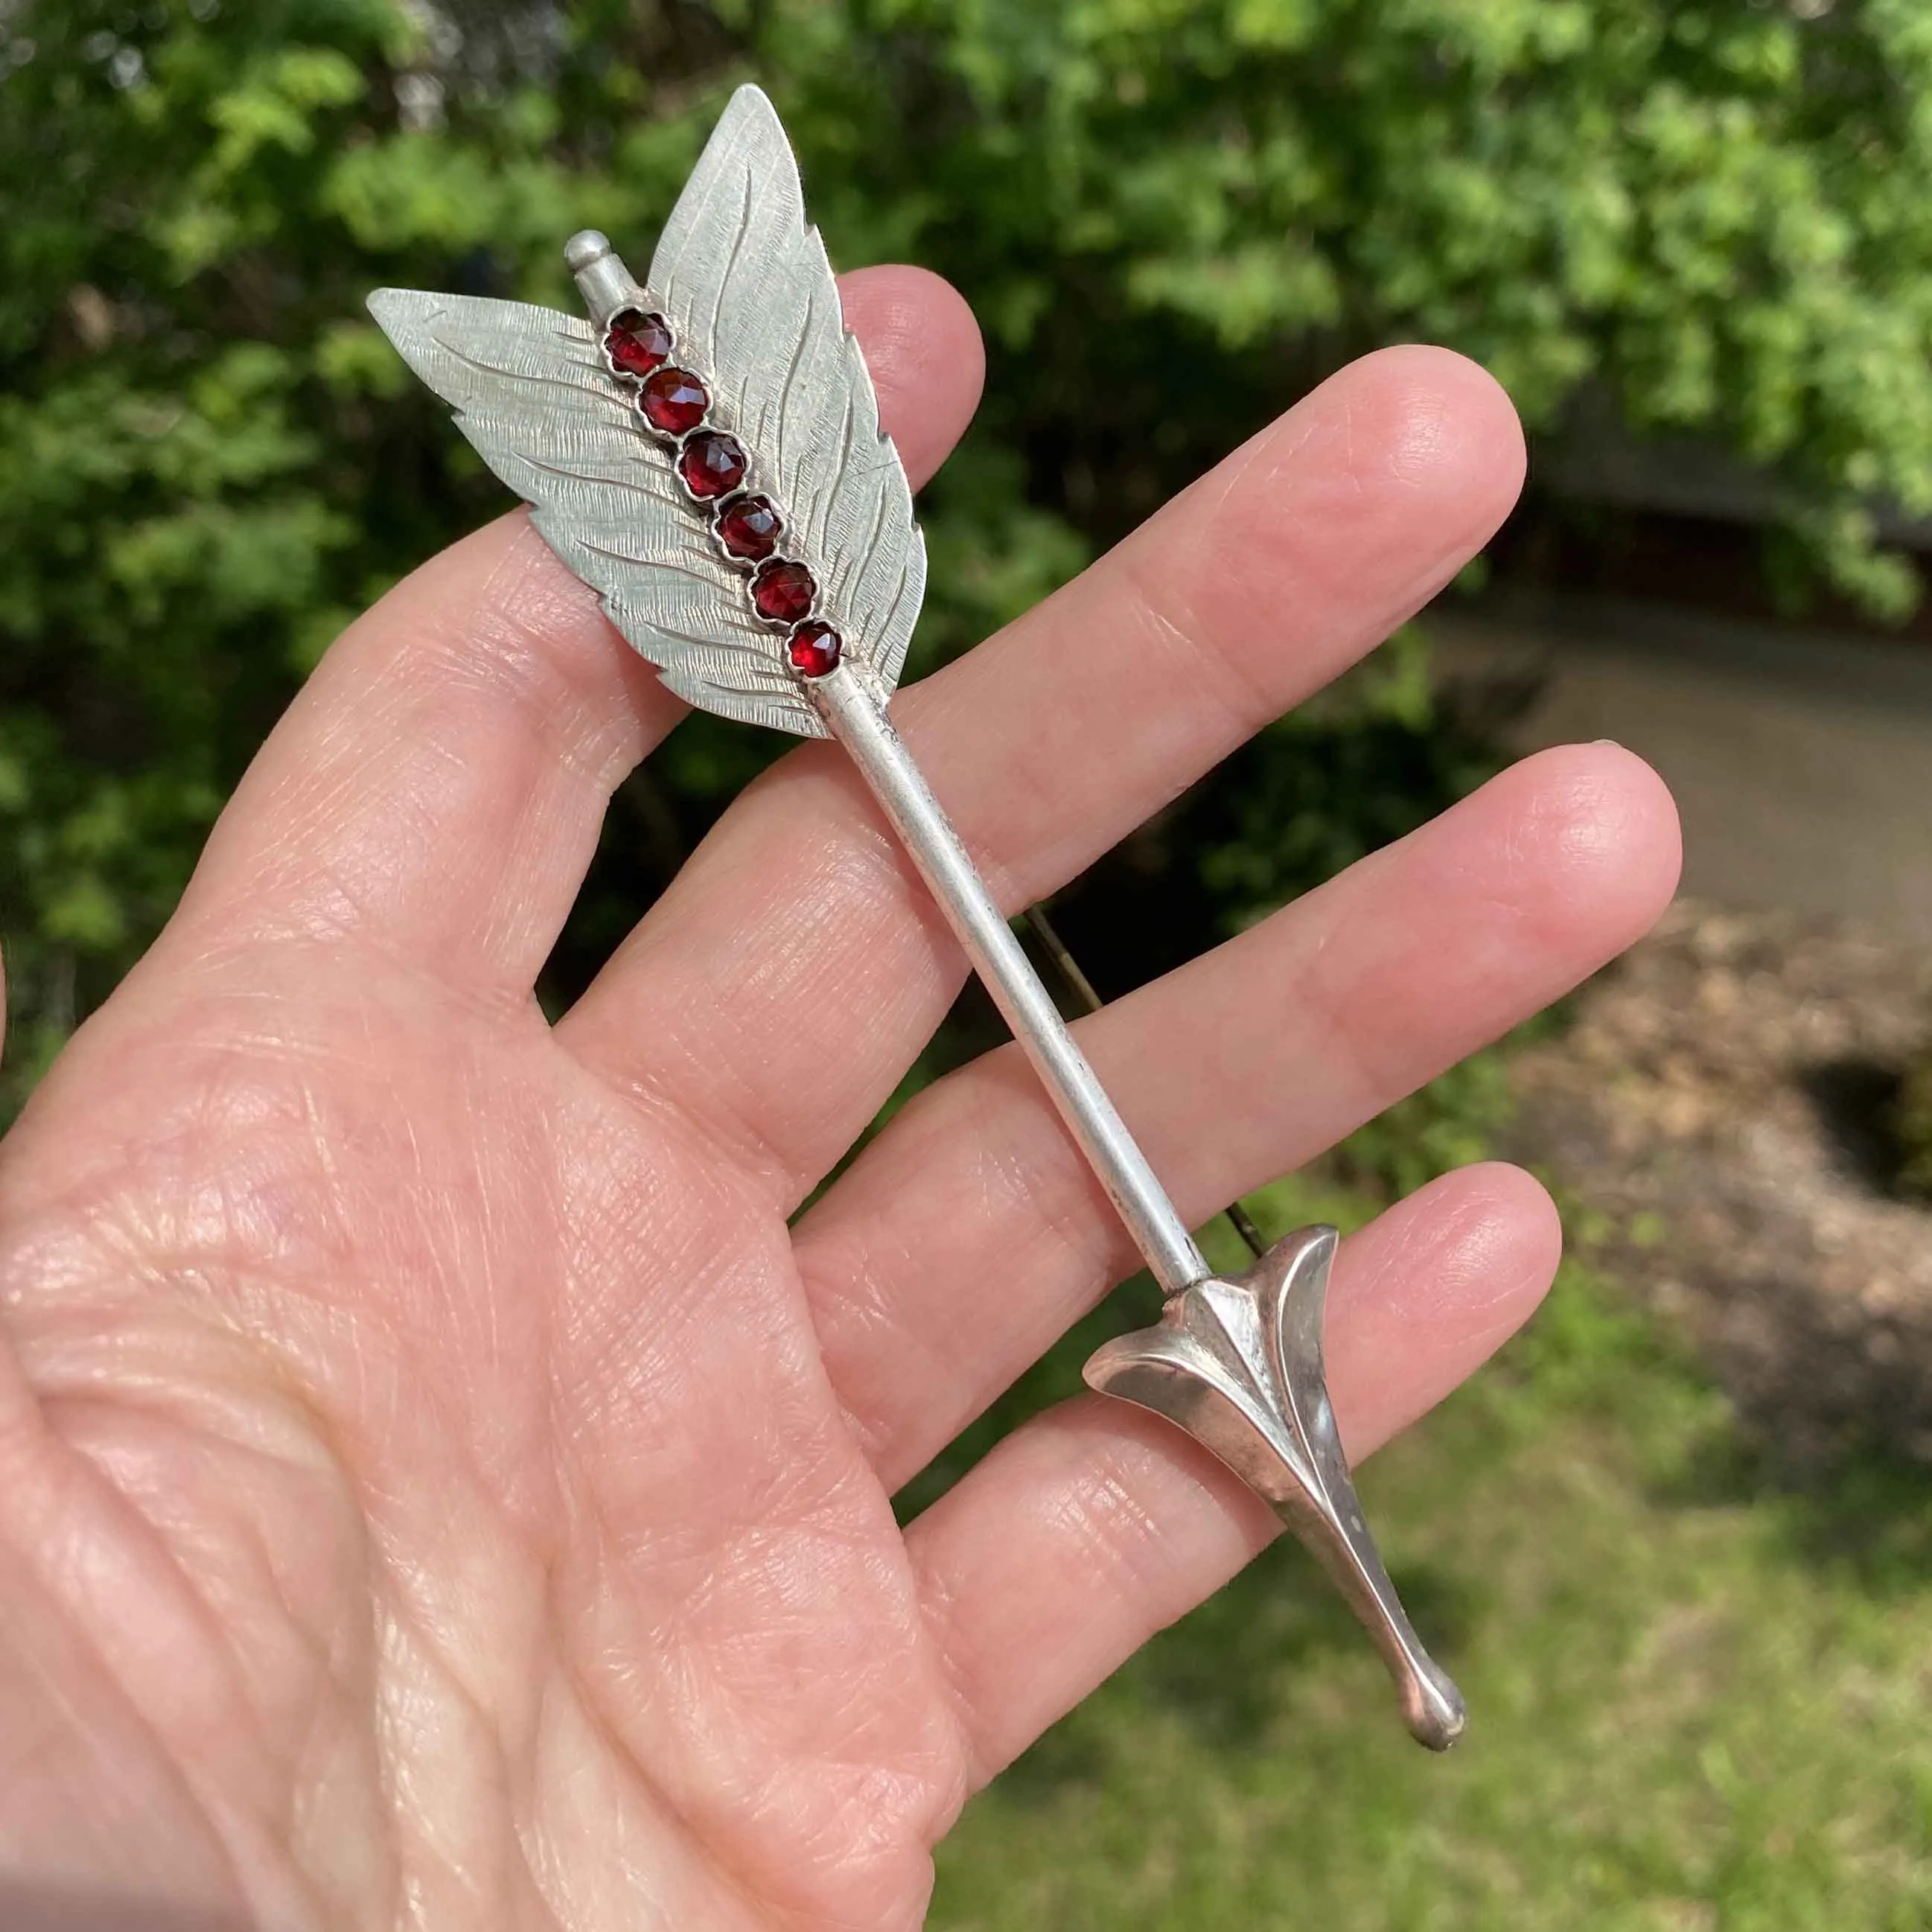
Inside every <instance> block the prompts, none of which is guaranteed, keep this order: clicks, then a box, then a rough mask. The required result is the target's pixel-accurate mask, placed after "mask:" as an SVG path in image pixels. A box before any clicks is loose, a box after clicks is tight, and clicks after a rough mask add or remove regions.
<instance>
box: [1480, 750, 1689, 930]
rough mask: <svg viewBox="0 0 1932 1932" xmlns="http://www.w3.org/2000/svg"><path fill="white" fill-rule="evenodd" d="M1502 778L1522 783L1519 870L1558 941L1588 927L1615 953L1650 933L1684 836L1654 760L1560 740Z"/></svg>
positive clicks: (1672, 883) (1672, 887)
mask: <svg viewBox="0 0 1932 1932" xmlns="http://www.w3.org/2000/svg"><path fill="white" fill-rule="evenodd" d="M1495 782H1497V783H1499V784H1514V785H1518V786H1520V787H1522V794H1523V795H1522V796H1521V797H1520V799H1519V800H1518V802H1517V815H1516V823H1517V832H1516V836H1515V838H1514V841H1513V844H1512V847H1511V852H1510V854H1509V857H1510V861H1511V870H1512V871H1514V874H1516V876H1517V878H1518V879H1520V880H1521V881H1522V882H1523V884H1524V886H1525V889H1526V901H1527V900H1533V901H1536V902H1538V903H1540V904H1541V908H1542V912H1541V916H1542V918H1543V919H1544V921H1545V922H1547V925H1548V926H1549V927H1550V930H1551V933H1552V936H1553V937H1554V938H1560V939H1561V940H1562V942H1563V943H1564V944H1566V945H1569V944H1574V940H1575V938H1576V937H1577V935H1578V934H1580V933H1587V934H1589V935H1590V936H1591V938H1592V941H1593V947H1594V950H1595V951H1596V952H1597V953H1599V954H1600V955H1601V956H1603V957H1604V958H1608V957H1610V956H1612V955H1613V954H1614V953H1618V952H1620V951H1622V949H1623V948H1624V947H1626V946H1628V945H1630V944H1631V943H1632V942H1633V941H1636V940H1637V939H1640V938H1642V937H1643V935H1644V934H1645V933H1646V932H1649V930H1650V929H1651V927H1652V926H1654V925H1655V923H1656V922H1657V920H1658V918H1659V916H1661V914H1662V913H1663V911H1664V907H1666V906H1667V905H1668V904H1670V900H1671V897H1672V895H1673V894H1674V893H1675V892H1676V889H1677V881H1678V876H1679V872H1680V871H1681V870H1682V865H1683V839H1682V832H1681V830H1680V828H1679V823H1678V817H1677V805H1676V800H1675V799H1673V797H1672V796H1671V795H1670V788H1669V787H1667V785H1666V784H1664V781H1663V779H1662V778H1660V777H1659V776H1658V774H1657V772H1655V770H1654V769H1652V767H1651V766H1649V765H1648V764H1646V763H1645V762H1644V760H1643V759H1642V758H1640V757H1638V756H1637V754H1636V753H1634V751H1626V750H1625V748H1624V747H1623V746H1622V745H1617V744H1613V743H1611V742H1609V741H1608V740H1604V741H1601V742H1598V743H1595V744H1589V745H1557V746H1555V747H1553V748H1552V749H1550V750H1548V751H1539V752H1537V753H1535V754H1533V755H1532V756H1531V757H1528V758H1526V759H1524V760H1522V761H1521V763H1519V764H1517V765H1515V766H1512V767H1511V769H1510V770H1509V771H1508V772H1505V774H1504V775H1503V777H1502V778H1501V779H1499V780H1497V781H1495Z"/></svg>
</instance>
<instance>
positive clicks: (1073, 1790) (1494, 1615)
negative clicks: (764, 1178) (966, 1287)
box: [928, 1187, 1932, 1932]
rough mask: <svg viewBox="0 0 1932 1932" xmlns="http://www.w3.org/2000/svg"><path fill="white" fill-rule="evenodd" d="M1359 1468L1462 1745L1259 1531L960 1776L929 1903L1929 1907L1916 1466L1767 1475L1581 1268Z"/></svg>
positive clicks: (1924, 1918)
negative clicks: (1014, 1752)
mask: <svg viewBox="0 0 1932 1932" xmlns="http://www.w3.org/2000/svg"><path fill="white" fill-rule="evenodd" d="M1268 1205H1269V1207H1270V1208H1271V1210H1272V1212H1271V1214H1270V1215H1269V1217H1268V1218H1269V1219H1270V1220H1271V1221H1274V1222H1277V1223H1280V1224H1282V1225H1286V1224H1287V1223H1288V1222H1289V1221H1291V1220H1306V1219H1310V1218H1315V1217H1317V1216H1321V1217H1326V1218H1330V1219H1335V1218H1338V1217H1339V1218H1342V1219H1344V1220H1352V1219H1358V1218H1360V1216H1361V1211H1362V1208H1361V1203H1360V1202H1351V1201H1349V1200H1348V1199H1339V1200H1338V1199H1333V1198H1330V1199H1309V1198H1307V1196H1305V1195H1301V1196H1298V1195H1297V1194H1296V1193H1295V1192H1294V1190H1292V1187H1291V1188H1290V1189H1289V1190H1287V1191H1286V1193H1284V1194H1283V1195H1282V1196H1280V1197H1278V1198H1277V1199H1276V1200H1275V1201H1274V1202H1271V1203H1269V1204H1268ZM1140 1312H1142V1313H1144V1312H1145V1311H1140ZM1122 1319H1123V1318H1122V1313H1121V1311H1120V1310H1118V1309H1116V1310H1115V1311H1114V1312H1113V1313H1112V1315H1111V1316H1109V1317H1108V1318H1107V1320H1106V1326H1108V1327H1113V1326H1118V1325H1121V1322H1122ZM1091 1339H1092V1336H1091V1333H1090V1334H1082V1336H1080V1337H1077V1338H1073V1339H1072V1340H1070V1346H1068V1348H1067V1349H1065V1350H1064V1351H1063V1352H1060V1353H1058V1354H1057V1355H1056V1356H1055V1358H1053V1360H1052V1361H1050V1362H1049V1364H1046V1365H1045V1366H1044V1367H1043V1369H1042V1370H1040V1372H1038V1374H1037V1376H1036V1377H1035V1378H1034V1381H1033V1382H1032V1385H1031V1387H1029V1388H1026V1389H1025V1390H1023V1391H1021V1392H1020V1393H1019V1394H1018V1395H1017V1397H1016V1401H1015V1404H1014V1407H1013V1410H1012V1411H1010V1412H1009V1414H1008V1418H1006V1419H1010V1415H1011V1414H1012V1413H1013V1412H1017V1410H1018V1409H1021V1408H1024V1407H1026V1406H1031V1404H1033V1403H1036V1402H1037V1401H1038V1400H1040V1398H1041V1397H1043V1396H1044V1395H1046V1394H1052V1393H1053V1392H1055V1389H1056V1388H1057V1386H1058V1385H1061V1384H1064V1382H1066V1381H1067V1379H1070V1377H1071V1376H1072V1375H1073V1373H1075V1370H1076V1364H1077V1362H1078V1360H1079V1356H1080V1355H1081V1354H1082V1352H1084V1349H1085V1346H1086V1344H1087V1343H1088V1341H1090V1340H1091ZM997 1426H998V1424H997V1422H996V1423H995V1427H997ZM969 1447H970V1445H969ZM949 1474H950V1469H941V1470H938V1471H937V1472H935V1473H934V1475H933V1476H932V1479H931V1481H930V1483H929V1485H928V1488H929V1490H930V1488H931V1487H935V1486H937V1484H939V1483H941V1482H943V1481H944V1480H946V1478H947V1475H949ZM1362 1487H1363V1491H1364V1500H1365V1502H1366V1503H1367V1507H1368V1509H1369V1512H1370V1517H1371V1520H1373V1522H1374V1523H1376V1525H1377V1526H1378V1530H1379V1535H1380V1537H1381V1538H1382V1543H1383V1547H1384V1549H1385V1553H1387V1554H1388V1557H1389V1559H1390V1562H1391V1568H1392V1569H1393V1570H1394V1573H1395V1574H1396V1577H1397V1581H1398V1582H1399V1583H1400V1584H1401V1585H1402V1586H1403V1590H1404V1592H1405V1595H1406V1597H1407V1598H1408V1600H1409V1604H1410V1607H1411V1609H1412V1612H1413V1613H1414V1614H1415V1620H1416V1622H1417V1624H1418V1626H1419V1627H1420V1628H1421V1629H1422V1630H1423V1631H1424V1633H1425V1634H1426V1635H1427V1637H1428V1638H1429V1639H1430V1641H1431V1643H1432V1644H1433V1646H1436V1647H1437V1648H1438V1649H1439V1652H1440V1654H1442V1656H1443V1657H1444V1659H1445V1662H1447V1664H1448V1665H1449V1667H1451V1670H1453V1671H1454V1674H1455V1675H1456V1676H1457V1679H1459V1681H1460V1682H1461V1684H1462V1685H1463V1689H1464V1691H1465V1692H1466V1694H1467V1696H1468V1697H1469V1703H1470V1707H1471V1710H1472V1727H1471V1731H1470V1734H1469V1736H1468V1738H1467V1739H1466V1740H1465V1741H1464V1742H1463V1744H1462V1745H1460V1746H1458V1748H1457V1750H1456V1751H1454V1752H1453V1753H1452V1754H1451V1755H1450V1756H1449V1757H1448V1758H1446V1759H1440V1760H1438V1759H1433V1758H1431V1757H1428V1756H1427V1754H1424V1752H1422V1751H1418V1749H1417V1748H1415V1745H1412V1744H1411V1743H1410V1742H1409V1741H1408V1739H1407V1738H1406V1735H1405V1734H1404V1733H1403V1730H1402V1729H1401V1727H1400V1722H1399V1721H1398V1720H1397V1716H1396V1714H1395V1712H1394V1708H1393V1706H1392V1703H1391V1694H1390V1691H1389V1688H1388V1682H1387V1680H1386V1679H1385V1677H1384V1676H1382V1672H1381V1667H1380V1666H1379V1664H1377V1663H1376V1661H1375V1660H1374V1658H1373V1656H1372V1655H1371V1654H1370V1652H1369V1650H1368V1649H1367V1645H1366V1643H1364V1641H1363V1640H1362V1639H1361V1637H1360V1636H1359V1634H1358V1633H1357V1631H1355V1628H1354V1626H1353V1625H1352V1623H1351V1622H1350V1621H1349V1618H1348V1616H1347V1615H1346V1613H1345V1612H1344V1611H1343V1610H1342V1609H1341V1608H1340V1605H1339V1604H1338V1603H1337V1601H1336V1600H1335V1599H1334V1597H1333V1596H1332V1595H1331V1593H1330V1592H1328V1589H1326V1586H1325V1585H1324V1584H1322V1582H1321V1581H1320V1580H1319V1577H1317V1575H1316V1573H1315V1572H1314V1571H1313V1566H1312V1565H1310V1563H1309V1562H1307V1560H1306V1559H1304V1557H1303V1556H1301V1553H1300V1552H1299V1551H1298V1550H1295V1549H1293V1548H1291V1547H1277V1548H1276V1549H1275V1550H1272V1551H1271V1552H1270V1553H1268V1556H1265V1558H1264V1559H1262V1561H1261V1562H1259V1563H1257V1564H1256V1565H1254V1567H1253V1568H1252V1569H1251V1570H1250V1571H1249V1572H1248V1573H1247V1574H1246V1575H1245V1576H1244V1577H1242V1578H1241V1579H1240V1580H1239V1581H1238V1582H1237V1583H1235V1584H1234V1585H1233V1586H1231V1587H1230V1588H1229V1589H1227V1590H1226V1591H1224V1592H1222V1593H1221V1595H1220V1596H1219V1597H1217V1598H1215V1599H1214V1601H1212V1602H1211V1603H1210V1604H1207V1605H1206V1606H1205V1607H1203V1608H1202V1609H1201V1610H1199V1611H1197V1612H1196V1613H1195V1614H1194V1615H1193V1616H1192V1617H1190V1618H1189V1619H1186V1620H1185V1621H1184V1622H1182V1623H1181V1624H1180V1625H1178V1626H1177V1627H1176V1628H1174V1629H1173V1630H1171V1631H1168V1632H1167V1633H1166V1634H1165V1635H1163V1637H1160V1639H1158V1640H1157V1641H1156V1642H1155V1643H1153V1644H1152V1645H1151V1646H1149V1647H1148V1649H1146V1650H1145V1651H1144V1652H1142V1655H1140V1656H1139V1658H1136V1660H1135V1661H1134V1662H1133V1664H1130V1665H1129V1666H1128V1667H1127V1668H1126V1669H1125V1670H1122V1671H1121V1673H1118V1676H1115V1678H1114V1679H1113V1680H1112V1682H1109V1684H1108V1685H1106V1686H1105V1687H1104V1688H1103V1689H1102V1690H1101V1691H1100V1693H1099V1694H1097V1695H1096V1696H1095V1697H1093V1698H1091V1699H1090V1700H1088V1702H1087V1703H1086V1704H1085V1705H1084V1706H1082V1708H1081V1709H1079V1710H1078V1711H1076V1712H1074V1713H1073V1715H1071V1716H1070V1717H1069V1718H1067V1720H1066V1721H1064V1722H1063V1723H1062V1724H1060V1725H1059V1726H1058V1727H1057V1728H1056V1729H1055V1730H1054V1731H1052V1733H1049V1736H1047V1737H1046V1738H1045V1739H1043V1741H1042V1742H1040V1744H1039V1745H1037V1746H1036V1747H1035V1748H1034V1750H1033V1751H1031V1752H1030V1753H1029V1754H1028V1755H1027V1756H1026V1757H1025V1758H1023V1759H1022V1760H1021V1761H1020V1762H1019V1763H1018V1764H1016V1766H1013V1768H1012V1769H1010V1771H1009V1772H1007V1774H1006V1775H1005V1776H1004V1778H1001V1779H1000V1780H999V1781H998V1782H997V1783H996V1784H995V1785H994V1786H993V1787H992V1789H991V1790H989V1791H987V1792H986V1793H983V1795H982V1796H980V1798H979V1799H977V1801H975V1802H974V1805H972V1806H971V1808H969V1810H968V1813H967V1815H966V1817H965V1820H964V1821H963V1822H962V1825H961V1826H960V1827H959V1830H958V1831H957V1832H956V1833H955V1835H953V1837H952V1838H950V1840H948V1841H947V1843H946V1844H945V1845H944V1846H943V1847H942V1848H941V1854H940V1879H939V1887H938V1895H937V1897H936V1900H935V1906H934V1911H933V1915H932V1926H933V1927H935V1928H938V1932H1008V1928H1011V1932H1022V1928H1024V1932H1038V1929H1039V1928H1041V1927H1052V1928H1054V1932H1084V1929H1085V1928H1088V1927H1093V1928H1096V1932H1098V1928H1100V1927H1107V1928H1110V1932H1111V1929H1112V1928H1119V1932H1218V1928H1223V1927H1230V1928H1232V1927H1243V1928H1247V1927H1274V1926H1294V1927H1321V1928H1323V1932H1385V1928H1387V1932H1397V1928H1400V1932H1429V1928H1434V1927H1444V1928H1447V1927H1454V1928H1456V1932H1478V1928H1480V1929H1481V1932H1490V1928H1495V1932H1505V1928H1508V1929H1509V1932H1514V1928H1517V1927H1523V1928H1529V1927H1535V1928H1538V1932H1546V1929H1547V1928H1548V1927H1553V1926H1561V1927H1564V1928H1565V1932H1760V1928H1773V1927H1775V1928H1778V1932H1809V1929H1810V1928H1813V1927H1817V1928H1819V1932H1826V1928H1829V1932H1850V1928H1858V1932H1865V1928H1870V1932H1894V1928H1896V1932H1903V1928H1906V1927H1913V1928H1918V1927H1927V1926H1932V1489H1928V1487H1927V1484H1925V1482H1924V1480H1923V1478H1919V1477H1915V1476H1912V1475H1909V1474H1906V1473H1902V1472H1895V1471H1893V1470H1890V1469H1886V1468H1885V1467H1884V1466H1882V1465H1879V1464H1877V1463H1870V1464H1866V1465H1863V1466H1859V1467H1858V1468H1855V1469H1849V1470H1845V1471H1841V1472H1838V1474H1837V1475H1835V1477H1833V1478H1832V1479H1831V1480H1830V1481H1829V1482H1828V1483H1826V1484H1822V1485H1819V1486H1814V1487H1811V1488H1809V1489H1806V1488H1801V1487H1793V1486H1792V1485H1790V1484H1788V1483H1782V1484H1781V1483H1780V1482H1779V1481H1777V1480H1775V1478H1774V1477H1773V1476H1772V1474H1771V1473H1770V1466H1769V1464H1768V1463H1767V1462H1766V1460H1765V1459H1763V1457H1760V1456H1759V1455H1758V1454H1756V1453H1755V1452H1754V1451H1753V1450H1752V1449H1751V1447H1750V1446H1749V1445H1747V1444H1746V1443H1745V1442H1744V1441H1743V1440H1742V1439H1741V1438H1740V1436H1739V1433H1738V1432H1737V1430H1736V1428H1735V1427H1734V1426H1733V1421H1732V1419H1731V1417H1730V1413H1729V1411H1728V1409H1727V1406H1726V1405H1725V1403H1724V1400H1723V1399H1722V1398H1721V1397H1720V1396H1719V1395H1718V1394H1716V1393H1715V1392H1714V1391H1712V1389H1711V1388H1709V1387H1708V1386H1707V1385H1706V1384H1705V1383H1704V1382H1703V1380H1702V1379H1700V1376H1698V1374H1697V1373H1696V1371H1695V1370H1694V1368H1693V1367H1691V1365H1689V1364H1687V1363H1686V1362H1685V1361H1682V1360H1680V1359H1679V1358H1676V1356H1675V1355H1673V1353H1672V1352H1671V1351H1670V1349H1669V1348H1668V1347H1667V1346H1665V1345H1664V1344H1663V1343H1661V1341H1660V1340H1658V1337H1656V1336H1655V1334H1654V1333H1653V1332H1652V1331H1651V1329H1650V1328H1649V1327H1648V1326H1647V1325H1646V1323H1645V1322H1643V1320H1642V1319H1640V1318H1638V1317H1637V1316H1634V1315H1633V1314H1631V1313H1628V1312H1627V1311H1625V1310H1622V1308H1620V1307H1619V1305H1618V1304H1617V1302H1616V1298H1615V1297H1614V1296H1613V1294H1612V1293H1611V1292H1610V1291H1609V1290H1607V1289H1606V1288H1604V1286H1602V1285H1601V1284H1600V1283H1596V1282H1595V1281H1593V1280H1592V1279H1591V1278H1590V1277H1589V1276H1588V1275H1587V1274H1586V1273H1585V1272H1584V1271H1582V1270H1579V1269H1575V1268H1570V1269H1567V1270H1566V1272H1565V1277H1564V1279H1563V1280H1562V1281H1561V1282H1560V1283H1559V1286H1558V1289H1557V1290H1556V1293H1555V1295H1553V1298H1552V1300H1551V1302H1550V1305H1549V1307H1547V1309H1546V1310H1545V1311H1544V1314H1543V1315H1542V1316H1541V1317H1540V1318H1539V1319H1538V1322H1536V1323H1535V1325H1534V1326H1533V1328H1532V1330H1531V1331H1530V1332H1529V1334H1526V1336H1524V1337H1521V1338H1520V1339H1519V1340H1518V1341H1517V1343H1515V1344H1514V1345H1512V1346H1511V1349H1509V1350H1508V1352H1506V1354H1505V1356H1504V1357H1503V1358H1502V1360H1501V1361H1499V1363H1498V1364H1496V1365H1495V1366H1494V1367H1493V1368H1492V1369H1491V1370H1490V1371H1489V1372H1488V1373H1487V1374H1485V1375H1484V1376H1483V1377H1481V1379H1479V1380H1478V1382H1477V1384H1476V1385H1474V1386H1473V1387H1472V1388H1470V1389H1469V1390H1466V1391H1464V1392H1463V1394H1461V1395H1460V1396H1459V1397H1457V1398H1456V1399H1455V1400H1453V1401H1452V1402H1451V1403H1449V1404H1448V1405H1447V1406H1445V1408H1444V1409H1442V1410H1440V1411H1439V1412H1438V1413H1437V1414H1436V1415H1434V1416H1433V1417H1432V1418H1430V1420H1429V1421H1427V1423H1426V1424H1424V1425H1423V1426H1422V1427H1421V1428H1419V1429H1418V1430H1415V1431H1413V1432H1412V1433H1411V1434H1410V1435H1409V1436H1408V1437H1406V1439H1403V1441H1402V1442H1400V1443H1398V1444H1397V1445H1394V1447H1392V1448H1391V1449H1389V1450H1388V1451H1385V1453H1384V1454H1383V1455H1382V1456H1381V1457H1378V1458H1377V1459H1376V1461H1375V1462H1374V1463H1373V1464H1372V1465H1371V1466H1370V1468H1369V1469H1368V1470H1367V1472H1366V1473H1365V1475H1364V1479H1363V1484H1362Z"/></svg>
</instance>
